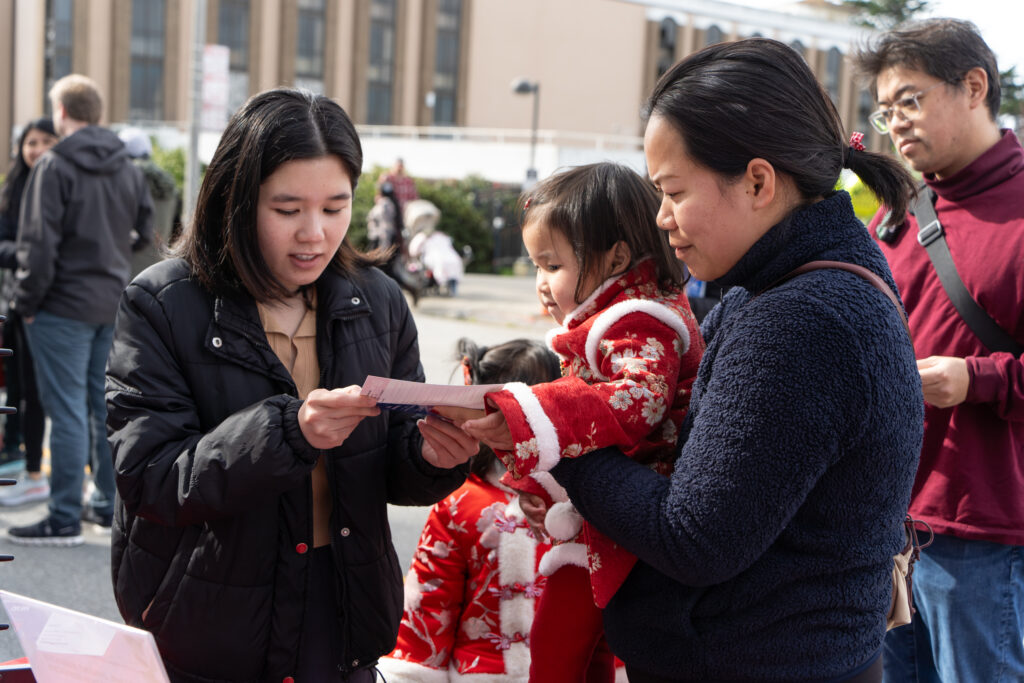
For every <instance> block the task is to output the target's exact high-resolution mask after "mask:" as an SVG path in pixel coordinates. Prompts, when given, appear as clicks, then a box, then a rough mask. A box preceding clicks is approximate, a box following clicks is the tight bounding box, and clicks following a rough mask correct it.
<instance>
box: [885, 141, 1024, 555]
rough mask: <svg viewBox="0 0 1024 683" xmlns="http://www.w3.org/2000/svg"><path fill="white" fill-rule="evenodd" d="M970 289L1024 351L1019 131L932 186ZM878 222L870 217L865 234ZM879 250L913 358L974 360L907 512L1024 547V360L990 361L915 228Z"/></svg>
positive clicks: (930, 439) (930, 415) (941, 526)
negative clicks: (903, 312)
mask: <svg viewBox="0 0 1024 683" xmlns="http://www.w3.org/2000/svg"><path fill="white" fill-rule="evenodd" d="M925 182H926V183H928V185H929V186H930V187H931V188H932V189H934V190H935V193H936V194H937V195H938V200H937V202H936V210H937V212H938V216H939V221H940V222H941V223H942V227H943V230H944V232H945V235H946V242H947V243H948V244H949V250H950V253H951V254H952V256H953V262H954V263H955V264H956V268H957V271H958V272H959V273H960V277H961V279H962V280H963V281H964V285H966V287H967V291H969V292H970V293H971V295H972V296H973V297H974V299H975V300H976V301H977V302H978V303H979V304H980V305H981V307H982V308H983V309H985V310H986V311H987V312H988V314H989V315H990V316H992V318H993V319H994V320H995V321H996V322H997V323H998V324H999V326H1000V327H1002V328H1003V329H1004V330H1006V331H1007V332H1009V333H1010V334H1011V335H1012V336H1013V337H1014V338H1015V339H1016V340H1017V341H1018V342H1020V343H1024V150H1022V149H1021V145H1020V142H1019V141H1018V140H1017V137H1016V136H1015V135H1014V134H1013V132H1011V131H1009V130H1005V131H1003V134H1002V137H1001V138H1000V140H999V142H997V143H996V144H995V145H993V146H992V147H991V148H989V149H988V150H987V151H986V152H985V153H984V154H982V155H981V156H980V157H978V158H977V159H975V160H974V161H973V162H972V163H971V164H970V165H968V166H967V167H966V168H964V169H963V170H961V171H959V172H958V173H956V174H954V175H953V176H951V177H949V178H944V179H942V180H938V179H936V178H934V177H928V176H926V177H925ZM883 213H884V210H883V212H880V213H879V215H878V216H875V218H874V220H873V221H872V222H871V225H870V226H869V229H870V230H871V234H872V235H874V234H875V230H874V228H875V225H876V224H877V223H878V221H879V220H880V219H881V216H882V214H883ZM907 219H908V221H909V225H908V226H907V227H905V228H904V229H903V231H902V232H901V233H900V235H899V237H898V238H897V240H896V241H895V242H893V243H892V244H886V243H883V242H879V246H880V247H881V248H882V251H883V252H885V255H886V258H888V259H889V264H890V265H891V267H892V272H893V276H894V277H895V279H896V284H897V285H898V286H899V290H900V295H901V296H902V297H903V302H904V304H905V306H906V308H907V312H908V314H909V318H910V330H911V333H912V334H913V338H914V348H915V350H916V353H917V357H918V358H926V357H928V356H956V357H959V358H966V359H967V370H968V372H969V374H970V380H971V384H970V389H969V390H968V393H967V400H966V401H965V402H964V403H962V404H960V405H958V406H955V407H953V408H945V409H940V408H935V407H934V406H927V407H926V410H925V432H924V444H923V446H922V450H921V463H920V465H919V467H918V472H917V479H916V481H915V482H914V490H913V494H912V498H911V503H910V514H911V515H913V516H914V517H915V518H918V519H923V520H925V521H926V522H928V523H929V524H931V526H932V528H933V529H934V530H935V531H936V532H939V533H946V534H951V535H953V536H959V537H961V538H968V539H982V540H987V541H993V542H996V543H1003V544H1010V545H1024V359H1020V360H1019V359H1015V358H1013V356H1011V355H1010V354H1009V353H989V351H988V350H987V349H986V348H985V347H984V346H983V345H982V343H981V341H979V340H978V338H977V337H975V336H974V333H973V332H971V330H970V328H968V327H967V324H966V323H965V322H964V321H963V319H962V318H961V317H960V315H959V314H958V313H957V311H956V309H955V308H954V307H953V304H952V303H951V302H950V300H949V297H947V296H946V292H945V290H944V289H943V288H942V283H941V282H940V281H939V277H938V274H937V273H936V272H935V268H934V267H933V266H932V264H931V261H929V259H928V254H927V252H926V251H925V249H924V247H922V246H921V245H920V244H918V242H917V229H918V226H917V222H916V221H915V219H914V217H913V216H908V217H907Z"/></svg>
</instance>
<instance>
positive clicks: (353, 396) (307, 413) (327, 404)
mask: <svg viewBox="0 0 1024 683" xmlns="http://www.w3.org/2000/svg"><path fill="white" fill-rule="evenodd" d="M360 389H361V388H360V387H359V386H357V385H352V386H350V387H345V388H344V389H331V390H330V391H328V390H327V389H314V390H313V391H311V392H309V395H308V396H306V400H305V401H303V402H302V407H301V408H299V429H300V430H302V436H304V437H306V441H308V442H309V445H310V446H312V447H313V448H320V449H326V448H337V447H338V446H340V445H341V444H342V443H343V442H344V441H345V439H347V438H348V437H349V434H351V433H352V430H354V429H355V428H356V427H357V426H358V425H359V423H360V422H362V421H363V418H364V417H374V416H376V415H380V408H378V407H377V401H376V400H375V399H373V398H371V397H369V396H360V395H359V391H360Z"/></svg>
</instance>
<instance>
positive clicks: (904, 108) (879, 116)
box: [868, 81, 946, 134]
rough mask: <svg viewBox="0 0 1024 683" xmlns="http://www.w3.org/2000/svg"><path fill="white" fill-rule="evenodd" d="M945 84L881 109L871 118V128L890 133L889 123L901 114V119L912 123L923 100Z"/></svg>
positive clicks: (919, 110)
mask: <svg viewBox="0 0 1024 683" xmlns="http://www.w3.org/2000/svg"><path fill="white" fill-rule="evenodd" d="M945 84H946V83H945V81H940V82H939V83H936V84H935V85H933V86H931V87H930V88H925V89H924V90H922V91H921V92H916V93H914V94H913V95H908V96H907V97H901V98H900V99H898V100H896V101H895V102H893V103H892V104H891V105H890V106H888V107H886V108H885V109H879V110H878V111H876V112H875V113H874V114H872V115H871V116H869V117H868V121H870V122H871V126H872V127H873V128H874V129H875V130H877V131H878V132H879V133H883V134H885V133H888V132H889V123H890V122H891V121H892V119H893V117H894V116H896V115H897V114H899V116H900V118H901V119H903V120H904V121H910V120H911V119H913V118H915V117H916V116H917V115H918V114H919V113H920V112H921V98H922V97H924V96H925V95H927V94H928V93H929V92H931V91H932V90H935V88H937V87H939V86H940V85H945Z"/></svg>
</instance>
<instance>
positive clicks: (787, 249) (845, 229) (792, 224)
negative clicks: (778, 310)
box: [715, 191, 870, 293]
mask: <svg viewBox="0 0 1024 683" xmlns="http://www.w3.org/2000/svg"><path fill="white" fill-rule="evenodd" d="M869 239H870V238H869V237H868V232H867V230H866V229H865V228H864V224H863V223H861V222H860V219H858V218H857V216H856V215H855V214H854V213H853V205H852V204H851V203H850V195H848V194H847V193H846V192H842V191H840V192H834V193H832V194H830V195H829V196H827V197H825V198H824V199H822V200H821V201H819V202H816V203H814V204H810V205H808V206H804V207H801V208H798V209H796V210H795V211H793V213H791V214H790V215H789V216H787V217H786V218H784V219H783V220H782V221H780V222H779V223H777V224H776V225H774V226H773V227H772V228H771V229H769V230H768V232H766V233H765V234H764V235H762V236H761V239H759V240H758V241H757V242H755V243H754V245H753V246H752V247H750V249H749V250H748V251H747V253H746V254H744V255H743V256H742V257H741V258H740V260H739V261H738V262H737V263H736V265H734V266H733V267H732V269H731V270H730V271H729V272H728V273H726V274H725V275H724V276H722V277H721V278H719V279H718V280H716V281H715V283H716V284H718V285H720V286H722V287H733V286H739V287H742V288H744V289H746V290H748V291H750V292H754V293H756V292H761V291H763V290H764V289H766V288H768V287H770V286H771V285H772V284H774V283H775V282H776V281H777V280H779V278H781V277H782V276H783V275H786V274H787V273H789V272H790V271H792V270H793V269H795V268H797V267H798V266H801V265H803V264H804V263H807V262H808V261H814V260H817V259H825V258H831V259H832V260H836V261H842V260H849V258H848V256H847V258H844V257H843V256H841V254H846V253H847V252H849V250H850V246H849V245H851V244H857V243H858V242H864V241H866V240H868V241H869Z"/></svg>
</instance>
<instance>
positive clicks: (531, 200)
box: [523, 197, 533, 211]
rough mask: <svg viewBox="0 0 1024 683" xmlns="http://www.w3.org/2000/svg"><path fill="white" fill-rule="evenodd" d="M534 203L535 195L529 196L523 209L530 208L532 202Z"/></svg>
mask: <svg viewBox="0 0 1024 683" xmlns="http://www.w3.org/2000/svg"><path fill="white" fill-rule="evenodd" d="M532 203H533V197H527V198H526V201H525V202H524V203H523V211H526V210H527V209H529V208H530V204H532Z"/></svg>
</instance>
